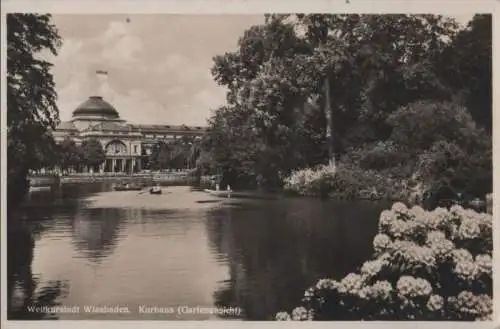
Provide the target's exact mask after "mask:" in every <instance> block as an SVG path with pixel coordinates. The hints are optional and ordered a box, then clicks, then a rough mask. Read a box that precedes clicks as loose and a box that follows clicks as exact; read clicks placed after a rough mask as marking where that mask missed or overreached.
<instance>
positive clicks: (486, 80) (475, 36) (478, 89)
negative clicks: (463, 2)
mask: <svg viewBox="0 0 500 329" xmlns="http://www.w3.org/2000/svg"><path fill="white" fill-rule="evenodd" d="M491 49H492V15H491V14H481V15H475V16H474V17H473V18H472V20H471V21H470V22H469V23H468V25H467V28H466V29H464V30H462V31H460V32H459V33H458V35H457V36H456V38H454V39H453V41H452V42H451V44H450V45H449V46H448V47H447V48H446V49H445V50H444V51H443V54H442V56H441V57H440V59H439V65H438V69H439V74H440V76H442V78H443V80H444V81H445V82H446V83H447V84H448V85H450V86H451V87H452V88H453V90H454V93H455V94H457V98H459V99H461V100H463V101H464V103H465V104H466V105H467V108H468V109H469V110H470V112H471V114H472V117H473V119H474V121H476V122H477V123H478V124H479V125H480V126H481V127H484V128H485V129H486V131H488V132H490V133H491V131H492V113H493V112H492V106H493V102H492V100H493V99H492V89H491V87H492V83H491V81H492V73H491V68H492V51H491Z"/></svg>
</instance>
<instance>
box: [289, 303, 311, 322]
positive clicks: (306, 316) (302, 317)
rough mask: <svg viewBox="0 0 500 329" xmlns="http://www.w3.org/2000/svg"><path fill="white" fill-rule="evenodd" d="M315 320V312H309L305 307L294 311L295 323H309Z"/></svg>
mask: <svg viewBox="0 0 500 329" xmlns="http://www.w3.org/2000/svg"><path fill="white" fill-rule="evenodd" d="M312 319H313V312H312V311H311V310H307V309H306V308H305V307H302V306H300V307H296V308H295V309H294V310H293V311H292V320H294V321H307V320H312Z"/></svg>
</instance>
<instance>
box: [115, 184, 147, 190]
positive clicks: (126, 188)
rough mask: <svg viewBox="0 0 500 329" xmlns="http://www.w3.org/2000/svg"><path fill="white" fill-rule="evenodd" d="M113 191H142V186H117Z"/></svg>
mask: <svg viewBox="0 0 500 329" xmlns="http://www.w3.org/2000/svg"><path fill="white" fill-rule="evenodd" d="M113 189H114V190H115V191H140V190H142V186H141V185H137V184H117V185H115V186H114V187H113Z"/></svg>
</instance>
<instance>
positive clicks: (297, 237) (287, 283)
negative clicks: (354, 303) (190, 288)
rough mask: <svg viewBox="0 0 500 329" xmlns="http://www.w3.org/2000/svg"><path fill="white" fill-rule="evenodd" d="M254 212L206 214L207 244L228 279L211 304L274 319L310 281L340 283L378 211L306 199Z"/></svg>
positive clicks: (364, 250) (357, 260)
mask: <svg viewBox="0 0 500 329" xmlns="http://www.w3.org/2000/svg"><path fill="white" fill-rule="evenodd" d="M260 206H261V207H259V208H254V207H250V206H242V207H237V208H231V209H217V210H214V211H211V212H209V213H208V214H207V219H208V220H207V232H208V235H209V238H210V244H211V246H213V247H215V248H217V251H218V252H219V253H221V254H223V255H225V256H226V257H227V264H228V266H229V268H230V270H229V273H230V279H229V280H226V281H223V282H220V287H219V290H218V291H217V292H215V294H214V298H215V300H216V304H218V305H240V306H241V307H243V309H244V313H245V314H244V317H245V319H252V320H270V319H272V317H273V314H275V312H277V311H279V310H282V309H284V308H288V307H293V306H294V305H296V304H297V301H299V300H300V298H301V297H302V294H303V291H304V290H305V289H306V288H307V287H308V286H309V285H310V284H311V283H312V282H315V280H317V279H320V278H322V277H333V278H337V279H338V278H340V277H342V276H344V275H345V274H347V273H348V272H350V271H352V270H353V269H355V268H356V267H357V266H359V265H360V264H361V263H362V261H363V260H364V259H366V257H367V256H368V254H369V252H370V251H371V240H372V237H373V234H374V232H375V231H376V229H377V224H376V220H373V219H372V217H373V214H375V213H377V212H378V211H379V209H380V208H382V206H381V205H373V204H369V203H367V204H361V203H360V204H358V205H357V206H359V208H357V207H356V208H354V207H353V204H352V203H335V204H333V203H332V202H323V201H320V200H308V199H284V200H280V201H279V202H275V201H273V202H267V203H265V204H261V205H260ZM262 208H264V209H266V211H265V213H263V212H262ZM353 209H354V211H353ZM359 209H364V210H361V211H359ZM360 227H363V229H360ZM346 251H348V252H346Z"/></svg>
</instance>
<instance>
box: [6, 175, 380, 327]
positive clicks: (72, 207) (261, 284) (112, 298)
mask: <svg viewBox="0 0 500 329" xmlns="http://www.w3.org/2000/svg"><path fill="white" fill-rule="evenodd" d="M163 192H164V193H163V194H162V195H159V196H157V195H149V194H143V193H140V192H137V191H134V192H132V191H130V192H114V191H111V187H110V185H109V184H106V183H102V184H101V183H99V184H78V185H69V184H68V185H63V186H62V187H60V188H57V189H54V190H52V191H49V192H39V193H33V194H31V195H30V197H29V198H28V200H27V202H26V204H25V205H24V206H23V207H22V209H20V211H19V212H18V213H16V215H12V216H11V218H9V223H10V224H9V230H8V254H9V255H8V256H9V257H8V272H9V278H8V282H9V283H8V288H9V295H10V297H9V299H10V301H9V302H10V306H11V307H10V310H9V318H10V319H43V318H56V319H110V320H117V319H133V320H148V319H158V320H206V319H221V318H222V319H241V320H272V319H273V316H274V314H275V313H276V312H278V311H280V310H284V309H285V310H289V309H290V308H292V307H294V306H296V305H298V304H299V302H300V299H301V297H302V296H303V292H304V290H305V289H306V288H307V287H309V286H310V285H311V284H313V283H314V282H315V281H316V280H317V279H320V278H324V277H330V278H334V279H340V278H341V277H343V276H345V275H346V274H348V273H349V272H351V271H354V270H356V269H357V268H358V267H359V266H360V265H361V264H362V262H363V261H364V260H366V259H367V258H369V257H370V255H371V253H372V239H373V237H374V235H375V234H376V232H377V220H378V216H379V214H380V211H381V210H383V209H385V208H388V207H389V204H387V203H371V202H352V201H350V202H347V201H346V202H339V201H331V200H326V201H322V200H317V199H309V198H284V197H279V196H276V197H275V198H263V199H248V198H247V199H242V198H241V199H240V198H231V199H219V198H216V197H212V196H210V195H208V194H206V193H204V192H201V191H195V190H192V189H191V188H189V187H173V186H171V187H163ZM54 305H56V306H58V307H59V309H57V310H56V314H51V312H53V311H54V309H47V308H43V307H42V308H38V309H36V308H33V307H35V306H36V307H41V306H54ZM91 306H94V307H100V309H94V310H93V311H92V310H90V308H89V307H91ZM216 307H218V309H219V310H226V311H227V313H226V314H218V315H217V314H208V313H210V312H207V310H213V309H214V308H216ZM118 308H120V309H118ZM118 311H120V312H118Z"/></svg>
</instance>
